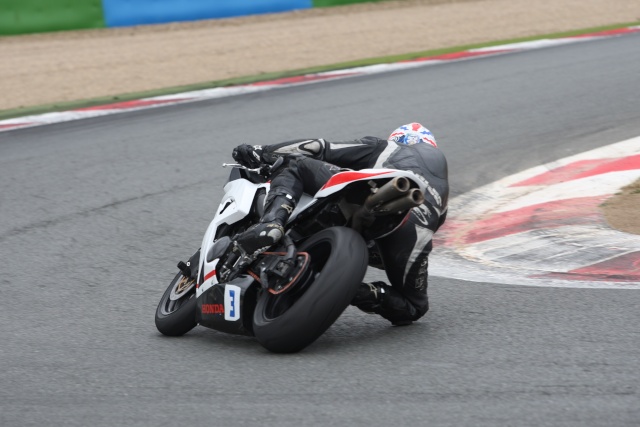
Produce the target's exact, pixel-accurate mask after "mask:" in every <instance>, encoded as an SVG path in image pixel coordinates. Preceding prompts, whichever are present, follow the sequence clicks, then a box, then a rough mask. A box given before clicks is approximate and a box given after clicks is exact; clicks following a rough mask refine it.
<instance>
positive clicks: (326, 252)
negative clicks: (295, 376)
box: [253, 227, 369, 353]
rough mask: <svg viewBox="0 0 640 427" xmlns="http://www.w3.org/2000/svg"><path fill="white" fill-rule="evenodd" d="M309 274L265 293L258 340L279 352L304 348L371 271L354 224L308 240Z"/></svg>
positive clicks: (256, 321) (257, 315) (256, 323)
mask: <svg viewBox="0 0 640 427" xmlns="http://www.w3.org/2000/svg"><path fill="white" fill-rule="evenodd" d="M298 251H300V252H308V253H309V255H310V258H311V260H310V264H309V267H308V270H307V271H308V272H309V273H308V275H307V276H306V278H304V277H303V279H301V282H300V283H298V284H296V285H294V287H293V288H292V289H291V290H290V291H287V292H285V293H283V294H281V295H273V294H270V293H268V292H263V293H262V294H261V295H260V296H259V298H258V303H257V306H256V309H255V311H254V316H253V332H254V334H255V336H256V338H257V339H258V342H259V343H260V344H261V345H262V346H263V347H265V348H266V349H267V350H270V351H273V352H275V353H293V352H296V351H300V350H302V349H303V348H305V347H306V346H308V345H309V344H311V343H312V342H314V341H315V340H316V339H318V338H319V337H320V335H322V334H323V333H324V332H325V331H326V330H327V329H328V328H329V327H330V326H331V325H332V324H333V322H335V321H336V319H337V318H338V317H339V316H340V314H342V312H343V311H344V310H345V309H346V308H347V307H348V306H349V303H350V302H351V300H353V297H354V296H355V294H356V291H357V290H358V287H359V286H360V283H361V282H362V279H363V277H364V275H365V272H366V270H367V263H368V260H369V256H368V251H367V245H366V243H365V242H364V240H363V238H362V236H360V235H359V234H358V233H357V232H355V231H354V230H352V229H350V228H346V227H332V228H328V229H326V230H323V231H321V232H319V233H317V234H316V235H314V236H312V237H310V238H309V239H308V240H306V241H305V242H303V243H302V244H301V245H300V247H299V248H298Z"/></svg>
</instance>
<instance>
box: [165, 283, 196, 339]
mask: <svg viewBox="0 0 640 427" xmlns="http://www.w3.org/2000/svg"><path fill="white" fill-rule="evenodd" d="M195 327H196V289H195V280H194V279H190V278H187V277H185V276H184V275H183V274H182V273H178V274H177V275H176V277H175V278H174V279H173V281H172V282H171V284H170V285H169V287H168V288H167V290H166V291H165V292H164V295H162V299H160V303H159V304H158V308H157V309H156V328H158V331H160V332H161V333H162V334H163V335H167V336H170V337H178V336H181V335H184V334H186V333H187V332H189V331H190V330H191V329H193V328H195Z"/></svg>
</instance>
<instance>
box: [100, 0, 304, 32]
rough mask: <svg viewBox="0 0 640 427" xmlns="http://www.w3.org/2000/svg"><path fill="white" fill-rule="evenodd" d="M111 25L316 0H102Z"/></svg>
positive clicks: (298, 5)
mask: <svg viewBox="0 0 640 427" xmlns="http://www.w3.org/2000/svg"><path fill="white" fill-rule="evenodd" d="M102 7H103V9H104V20H105V23H106V25H107V26H108V27H123V26H129V25H142V24H160V23H166V22H176V21H195V20H199V19H212V18H228V17H231V16H241V15H255V14H260V13H274V12H285V11H288V10H295V9H309V8H311V7H312V0H102Z"/></svg>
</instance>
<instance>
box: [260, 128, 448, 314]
mask: <svg viewBox="0 0 640 427" xmlns="http://www.w3.org/2000/svg"><path fill="white" fill-rule="evenodd" d="M262 149H263V158H265V159H267V160H268V161H270V162H273V161H275V159H276V158H277V157H280V156H286V158H287V159H288V161H287V162H286V167H283V168H281V169H280V170H279V171H277V172H276V173H275V174H274V175H273V176H272V181H271V190H270V191H269V195H268V196H267V201H266V205H267V206H268V205H269V202H270V200H273V198H274V197H276V196H278V195H281V196H287V195H288V197H289V198H291V197H293V199H294V200H295V201H296V202H297V201H298V200H300V197H301V195H302V192H306V193H308V194H315V193H316V192H317V191H318V190H319V189H320V188H321V187H322V186H323V185H324V184H325V183H326V182H327V180H329V178H331V176H332V175H333V174H335V173H337V172H339V171H340V168H349V169H356V170H358V169H366V168H390V169H400V170H405V171H411V172H413V173H415V174H416V175H417V177H418V178H419V179H421V180H422V181H423V183H425V184H426V186H427V189H428V191H427V193H426V194H425V195H424V196H425V202H424V204H422V205H420V206H418V207H416V208H413V209H412V211H411V215H410V217H409V220H408V221H407V222H406V223H405V224H404V225H403V226H402V227H400V228H399V229H398V230H396V231H395V232H394V233H392V234H391V235H389V236H387V237H384V238H382V239H379V240H378V241H376V246H377V249H378V251H377V252H378V253H379V255H380V257H381V258H382V259H381V261H382V263H381V264H382V265H380V266H381V267H382V268H384V270H385V272H386V274H387V277H388V278H389V282H390V283H391V286H386V285H384V290H383V292H384V296H383V298H382V301H381V303H380V305H379V306H377V307H376V308H375V309H374V310H373V311H374V312H376V313H378V314H380V315H381V316H382V317H384V318H386V319H388V320H390V321H392V322H404V321H413V320H417V319H419V318H420V317H422V316H423V315H424V314H425V313H426V312H427V310H428V309H429V301H428V297H427V276H428V272H427V270H428V265H429V253H430V252H431V249H432V241H431V238H432V236H433V234H434V233H435V232H436V231H437V230H438V228H439V227H440V226H441V225H442V224H443V223H444V220H445V218H446V214H447V199H448V196H449V183H448V177H447V175H448V172H447V161H446V159H445V157H444V154H443V153H442V152H441V151H440V150H439V149H438V148H436V147H434V146H432V145H430V144H428V143H419V144H415V145H398V144H396V143H395V142H387V141H386V140H384V139H380V138H376V137H371V136H367V137H364V138H361V139H356V140H353V141H344V142H329V141H325V140H323V139H306V140H295V141H288V142H283V143H279V144H274V145H268V146H262ZM295 154H297V156H289V155H295ZM301 154H302V156H301ZM371 264H375V260H372V263H371Z"/></svg>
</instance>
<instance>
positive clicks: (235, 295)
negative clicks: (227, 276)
mask: <svg viewBox="0 0 640 427" xmlns="http://www.w3.org/2000/svg"><path fill="white" fill-rule="evenodd" d="M254 285H255V286H254ZM258 287H259V286H258V285H257V284H256V282H255V280H254V279H253V277H251V276H248V275H245V274H243V275H240V276H238V277H236V278H235V279H233V280H232V281H230V282H229V283H217V284H215V285H213V286H210V287H208V288H207V290H206V291H204V292H203V293H202V294H201V295H200V296H199V297H198V299H197V309H196V322H197V323H199V324H200V325H202V326H206V327H208V328H212V329H215V330H218V331H221V332H227V333H231V334H236V335H253V331H252V324H253V323H252V322H253V319H252V316H251V313H253V309H254V308H255V304H256V299H257V290H258Z"/></svg>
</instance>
